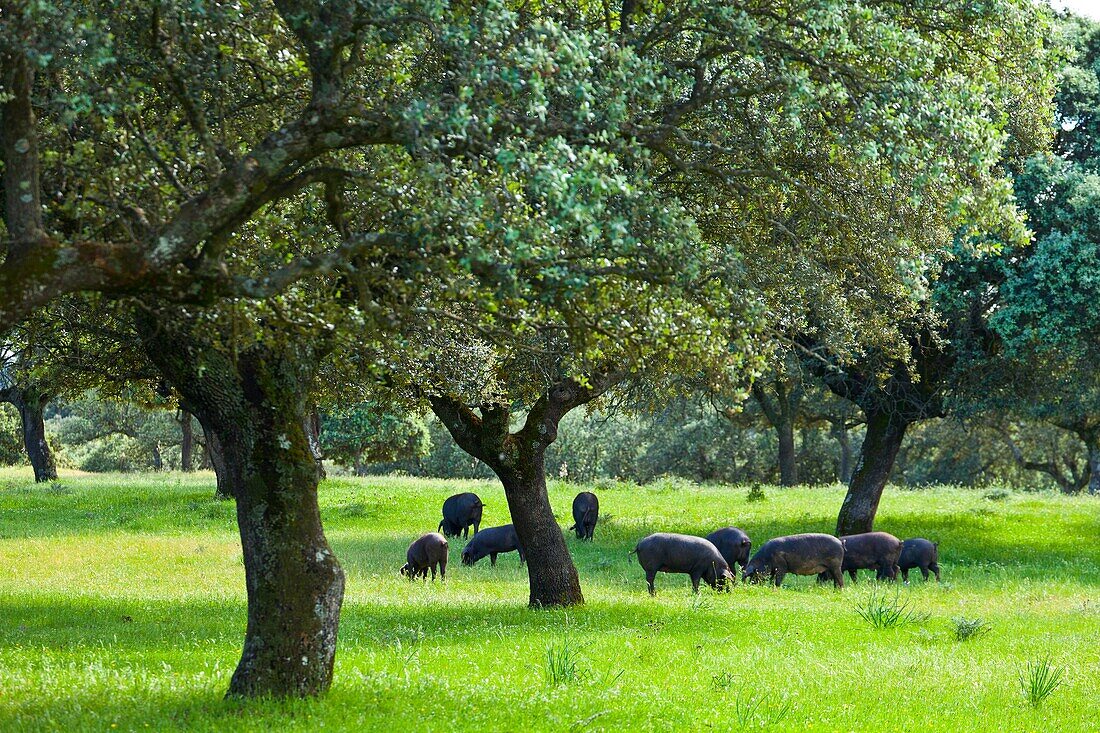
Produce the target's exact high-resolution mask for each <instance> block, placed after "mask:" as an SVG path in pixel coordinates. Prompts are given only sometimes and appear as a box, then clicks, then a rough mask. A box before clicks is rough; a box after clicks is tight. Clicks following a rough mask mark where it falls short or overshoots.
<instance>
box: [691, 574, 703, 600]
mask: <svg viewBox="0 0 1100 733" xmlns="http://www.w3.org/2000/svg"><path fill="white" fill-rule="evenodd" d="M702 577H703V576H702V575H701V574H700V573H692V574H691V592H692V593H694V594H695V595H699V580H700V579H701V578H702Z"/></svg>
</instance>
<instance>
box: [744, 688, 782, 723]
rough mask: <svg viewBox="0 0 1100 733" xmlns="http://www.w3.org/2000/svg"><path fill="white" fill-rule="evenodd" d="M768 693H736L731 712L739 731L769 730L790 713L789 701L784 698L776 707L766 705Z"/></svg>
mask: <svg viewBox="0 0 1100 733" xmlns="http://www.w3.org/2000/svg"><path fill="white" fill-rule="evenodd" d="M768 699H769V696H768V693H766V692H765V693H762V694H759V695H756V694H753V693H751V692H750V693H738V695H737V699H736V700H734V701H733V712H734V714H735V715H736V716H737V724H738V726H739V727H740V729H741V730H747V729H749V728H769V727H771V726H773V725H778V724H779V723H781V722H783V719H784V718H786V717H787V714H788V713H790V712H791V701H790V700H788V699H786V698H784V699H783V700H781V701H780V702H779V704H778V705H769V704H768Z"/></svg>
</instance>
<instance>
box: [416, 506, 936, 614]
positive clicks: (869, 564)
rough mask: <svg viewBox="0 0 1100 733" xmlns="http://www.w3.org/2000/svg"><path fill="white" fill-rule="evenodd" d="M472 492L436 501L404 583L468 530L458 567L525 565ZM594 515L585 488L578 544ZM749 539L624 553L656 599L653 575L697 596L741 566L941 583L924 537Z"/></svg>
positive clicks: (684, 540)
mask: <svg viewBox="0 0 1100 733" xmlns="http://www.w3.org/2000/svg"><path fill="white" fill-rule="evenodd" d="M484 506H485V505H484V504H482V502H481V499H480V498H478V495H477V494H473V493H470V492H466V493H464V494H455V495H454V496H452V497H450V498H448V499H447V501H445V502H443V520H442V521H441V522H440V523H439V527H438V528H437V529H438V530H439V531H437V532H430V533H428V534H425V535H423V536H422V537H420V538H419V539H417V540H416V541H415V542H413V543H412V544H411V545H410V546H409V550H408V552H407V553H406V560H407V562H406V563H405V565H404V566H403V567H402V568H401V573H402V574H403V575H407V576H408V577H409V578H410V579H413V578H416V577H423V578H425V579H427V577H428V571H429V570H430V571H431V574H432V580H435V575H436V570H437V569H438V570H439V576H440V578H444V579H445V578H446V577H447V554H448V545H447V537H457V536H459V535H462V536H463V537H469V532H470V527H473V528H474V536H473V537H472V538H470V541H469V542H468V543H467V544H466V546H465V547H464V548H463V549H462V564H463V565H473V564H474V563H476V562H477V561H478V560H480V559H482V558H483V557H485V556H486V555H488V557H489V562H490V563H491V564H492V565H494V566H495V565H496V564H497V555H499V554H500V553H503V552H512V551H513V550H515V551H517V552H518V553H519V561H520V562H521V563H522V562H523V561H524V556H523V548H522V547H521V546H520V543H519V538H518V537H517V536H516V530H515V527H513V526H512V525H511V524H506V525H504V526H502V527H489V528H487V529H481V513H482V510H483V509H484ZM599 515H600V501H599V499H597V498H596V495H595V494H593V493H592V492H590V491H582V492H581V493H579V494H577V497H576V498H575V499H573V526H572V527H570V528H569V529H570V530H571V531H575V532H576V533H577V537H578V538H579V539H582V540H591V539H593V537H594V535H595V530H596V521H597V520H598V519H599ZM751 549H752V540H750V539H749V536H748V535H747V534H745V533H744V532H743V531H742V530H740V529H738V528H737V527H724V528H722V529H719V530H716V531H714V532H711V533H710V534H709V535H707V536H706V537H695V536H692V535H685V534H672V533H669V532H657V533H656V534H651V535H649V536H648V537H646V538H644V539H642V540H641V541H640V542H639V543H638V544H637V545H636V546H635V548H634V549H633V550H631V551H630V554H632V555H637V556H638V562H639V564H641V566H642V569H643V570H645V579H646V583H647V584H648V585H649V592H650V594H651V595H655V594H656V592H657V591H656V588H655V587H654V585H653V581H654V579H655V578H656V576H657V573H682V574H684V575H687V576H688V577H689V578H691V587H692V589H693V590H694V591H695V592H699V581H701V580H702V581H705V582H706V583H707V584H708V585H710V586H711V587H712V588H715V589H717V588H719V587H720V586H726V585H727V584H728V583H731V582H734V581H735V576H734V574H733V568H734V566H735V565H739V566H740V567H741V576H742V579H743V580H746V581H748V580H765V579H769V580H771V581H772V582H773V583H775V584H776V586H779V585H782V584H783V578H784V577H785V576H786V575H787V574H788V573H792V574H794V575H816V576H817V579H818V582H819V583H821V582H827V581H829V580H832V581H833V584H834V585H835V586H836V587H837V588H843V587H844V573H848V575H849V576H850V577H851V579H852V580H853V581H854V580H855V579H856V573H857V571H859V570H874V571H875V577H876V578H878V579H879V580H887V579H888V580H896V579H897V577H898V573H899V572H900V573H901V574H902V578H903V579H904V580H905V581H906V582H908V581H909V571H910V570H912V569H914V568H919V569H920V571H921V575H922V576H923V577H924V579H925V580H928V574H929V572H932V573H935V575H936V580H937V581H938V580H939V579H940V565H939V546H938V544H937V543H935V542H930V541H928V540H926V539H923V538H919V537H918V538H914V539H910V540H905V541H904V542H902V541H901V540H899V539H898V538H897V537H895V536H894V535H892V534H888V533H886V532H866V533H864V534H854V535H848V536H845V537H833V536H832V535H828V534H817V533H808V534H795V535H789V536H787V537H776V538H775V539H771V540H768V541H767V542H765V543H764V544H763V546H761V548H760V549H759V550H757V551H756V554H755V555H753V556H752V558H751V559H750V558H749V553H750V550H751Z"/></svg>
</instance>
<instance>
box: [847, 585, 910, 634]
mask: <svg viewBox="0 0 1100 733" xmlns="http://www.w3.org/2000/svg"><path fill="white" fill-rule="evenodd" d="M856 613H858V614H859V615H860V618H862V619H863V620H864V621H866V622H867V623H869V624H871V625H872V626H874V627H875V628H876V629H898V628H901V627H902V626H908V625H909V624H916V623H920V622H922V621H926V620H928V614H927V613H920V612H917V611H915V610H913V609H911V608H910V607H909V599H908V598H905V599H903V598H902V597H901V591H900V590H899V589H897V588H895V589H894V594H893V596H892V597H891V595H890V592H889V591H888V590H886V589H885V588H882V587H875V588H872V589H871V592H870V594H868V595H867V596H866V597H864V598H863V599H861V600H858V601H856Z"/></svg>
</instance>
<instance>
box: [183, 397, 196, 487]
mask: <svg viewBox="0 0 1100 733" xmlns="http://www.w3.org/2000/svg"><path fill="white" fill-rule="evenodd" d="M194 445H195V434H194V431H193V429H192V426H191V413H190V412H187V411H186V410H181V414H180V470H181V471H183V472H184V473H190V472H191V471H193V470H194V469H195V459H194Z"/></svg>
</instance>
